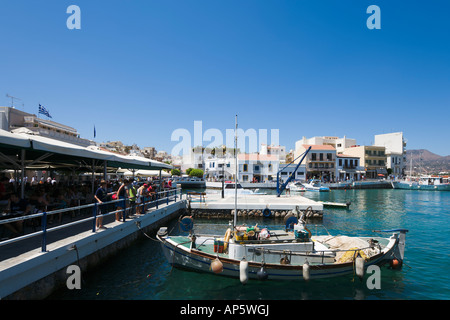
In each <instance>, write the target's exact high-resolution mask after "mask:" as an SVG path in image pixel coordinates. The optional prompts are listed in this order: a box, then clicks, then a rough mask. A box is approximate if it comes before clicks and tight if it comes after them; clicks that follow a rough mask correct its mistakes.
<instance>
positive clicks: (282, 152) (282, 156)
mask: <svg viewBox="0 0 450 320" xmlns="http://www.w3.org/2000/svg"><path fill="white" fill-rule="evenodd" d="M259 154H261V155H274V156H277V157H278V159H279V161H280V162H284V161H286V147H285V146H275V145H273V144H272V145H270V146H269V145H267V144H263V143H262V144H261V146H260V148H259Z"/></svg>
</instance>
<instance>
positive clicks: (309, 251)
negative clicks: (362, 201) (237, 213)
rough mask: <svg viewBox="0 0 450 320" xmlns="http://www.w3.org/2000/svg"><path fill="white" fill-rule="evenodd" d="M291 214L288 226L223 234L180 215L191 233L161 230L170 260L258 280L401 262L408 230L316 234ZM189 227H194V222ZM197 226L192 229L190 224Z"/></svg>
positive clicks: (195, 268)
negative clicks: (200, 227)
mask: <svg viewBox="0 0 450 320" xmlns="http://www.w3.org/2000/svg"><path fill="white" fill-rule="evenodd" d="M292 218H293V217H290V218H289V219H291V220H290V222H288V223H287V224H286V229H284V230H267V229H266V228H263V229H260V228H259V227H258V226H252V227H247V226H235V227H230V228H228V229H227V230H226V231H225V232H224V234H222V235H203V234H196V233H195V232H194V230H193V225H194V223H193V220H192V218H190V217H185V218H183V219H181V220H180V225H181V226H182V229H184V230H186V231H188V230H189V231H190V233H189V235H177V236H172V235H169V234H167V228H161V229H160V230H159V231H158V234H157V238H158V240H159V241H160V242H161V245H162V249H163V251H164V255H165V257H166V258H167V261H168V262H169V263H170V264H171V265H172V266H174V267H178V268H182V269H188V270H192V271H199V272H205V273H211V274H217V275H222V276H229V277H235V278H240V280H241V282H243V283H245V282H247V281H248V279H257V280H266V279H269V280H301V279H304V280H309V279H316V278H328V277H336V276H342V275H347V274H353V273H355V272H356V274H357V275H358V276H360V277H363V276H364V270H365V269H366V268H367V267H368V266H371V265H378V266H381V265H384V264H386V263H390V265H391V266H392V267H401V265H402V262H403V259H404V250H405V235H406V232H407V230H404V229H398V230H388V231H386V232H391V233H392V234H391V236H390V237H387V238H384V237H347V236H331V235H327V236H311V232H310V231H309V230H308V228H307V227H306V225H305V223H304V220H302V219H300V220H298V221H297V223H295V221H296V220H295V219H292ZM188 226H189V227H188ZM190 228H192V229H190Z"/></svg>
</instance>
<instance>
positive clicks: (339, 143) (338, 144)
mask: <svg viewBox="0 0 450 320" xmlns="http://www.w3.org/2000/svg"><path fill="white" fill-rule="evenodd" d="M305 144H307V145H329V146H333V147H334V148H335V149H336V153H342V152H344V150H345V148H349V147H351V146H354V145H356V140H355V139H349V138H347V137H346V136H344V137H343V138H339V137H328V136H323V137H312V138H309V139H307V138H306V137H302V139H301V140H298V141H297V142H296V143H295V148H296V149H297V145H298V146H301V145H305Z"/></svg>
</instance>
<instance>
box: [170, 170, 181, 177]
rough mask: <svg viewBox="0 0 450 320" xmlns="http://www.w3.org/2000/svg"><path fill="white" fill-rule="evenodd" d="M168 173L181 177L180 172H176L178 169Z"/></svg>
mask: <svg viewBox="0 0 450 320" xmlns="http://www.w3.org/2000/svg"><path fill="white" fill-rule="evenodd" d="M170 173H171V174H172V175H173V176H181V171H180V170H178V169H172V170H171V171H170Z"/></svg>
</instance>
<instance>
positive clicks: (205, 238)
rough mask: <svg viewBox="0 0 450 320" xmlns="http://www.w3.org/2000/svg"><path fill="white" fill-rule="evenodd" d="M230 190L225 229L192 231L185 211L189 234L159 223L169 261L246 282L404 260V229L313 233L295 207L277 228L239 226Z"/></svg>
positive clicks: (324, 274) (359, 272)
mask: <svg viewBox="0 0 450 320" xmlns="http://www.w3.org/2000/svg"><path fill="white" fill-rule="evenodd" d="M236 129H237V122H236ZM236 131H237V130H236ZM235 139H236V140H235V146H236V145H237V138H235ZM236 172H237V168H236ZM234 191H235V210H234V220H233V222H232V224H231V223H230V224H231V225H230V227H229V228H227V230H226V231H225V230H224V233H223V234H219V235H207V234H206V235H205V234H199V233H196V232H195V230H194V221H193V219H192V217H188V216H186V217H184V218H182V219H180V220H179V226H180V229H181V230H183V231H185V232H189V234H188V235H170V234H169V233H168V231H167V227H162V228H160V230H159V231H158V233H157V238H158V240H159V241H160V242H161V246H162V250H163V252H164V255H165V257H166V258H167V260H168V262H169V263H170V264H171V265H172V266H174V267H180V268H183V269H189V270H193V271H199V272H205V273H213V274H217V275H222V276H229V277H236V278H239V279H240V281H241V282H242V283H246V282H247V281H248V280H249V279H258V280H265V279H269V280H290V281H292V280H297V279H298V280H299V279H304V280H309V279H315V278H327V277H335V276H340V275H346V274H352V273H354V272H356V274H357V275H358V276H359V277H363V276H364V270H365V268H367V267H368V266H371V265H383V264H385V263H391V265H392V266H393V267H395V266H398V267H401V265H402V262H403V258H404V251H405V238H406V232H407V231H408V230H405V229H398V230H388V231H385V232H389V233H392V235H391V236H390V237H388V238H383V237H346V236H331V235H327V236H315V237H313V236H312V234H311V232H310V231H309V229H308V228H307V225H306V220H305V216H306V214H305V212H303V213H302V215H301V216H300V211H299V210H298V208H295V209H294V210H293V213H292V214H291V215H290V216H288V217H286V218H285V221H284V222H285V226H284V228H282V229H280V230H268V229H267V228H260V227H258V225H255V226H250V227H248V226H245V225H240V226H239V225H237V185H235V190H234Z"/></svg>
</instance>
